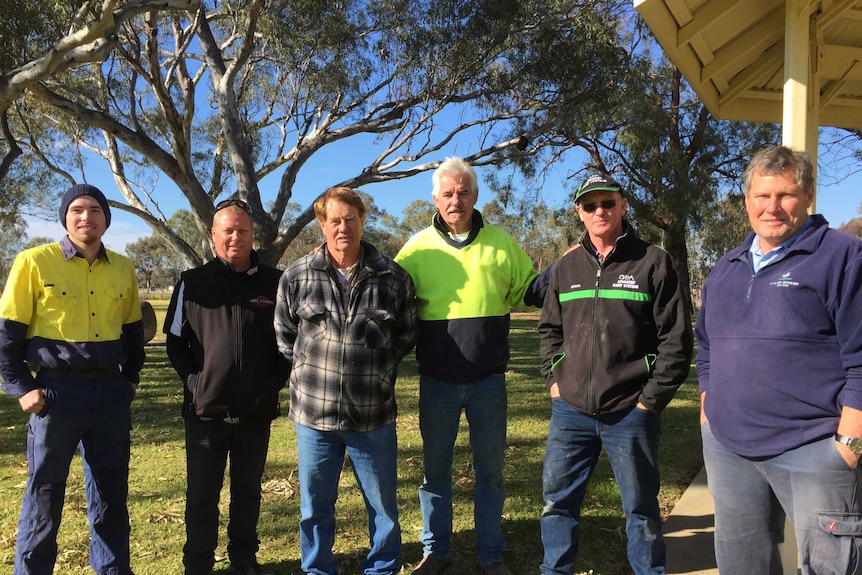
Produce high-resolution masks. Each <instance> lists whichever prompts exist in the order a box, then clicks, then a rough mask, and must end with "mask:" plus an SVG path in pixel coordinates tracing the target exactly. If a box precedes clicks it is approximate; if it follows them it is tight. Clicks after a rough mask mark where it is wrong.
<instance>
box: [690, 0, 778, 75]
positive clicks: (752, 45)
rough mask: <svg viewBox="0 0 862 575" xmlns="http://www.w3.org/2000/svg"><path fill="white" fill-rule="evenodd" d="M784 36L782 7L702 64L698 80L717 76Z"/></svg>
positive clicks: (774, 10)
mask: <svg viewBox="0 0 862 575" xmlns="http://www.w3.org/2000/svg"><path fill="white" fill-rule="evenodd" d="M783 36H784V10H783V7H781V6H779V7H778V8H775V9H773V10H772V11H771V12H770V13H769V14H767V15H766V17H765V18H763V19H762V20H760V21H759V22H757V23H756V24H755V25H753V26H751V27H750V28H748V29H747V30H745V32H743V33H742V34H740V35H739V36H737V37H736V38H734V39H733V40H732V41H731V42H728V43H727V45H726V46H725V47H723V48H721V49H720V50H718V51H716V53H715V58H714V59H713V60H712V61H711V62H709V63H707V64H704V66H703V69H702V70H701V74H700V80H701V82H706V81H707V80H709V79H711V78H713V77H714V76H716V75H717V74H719V73H720V72H721V71H722V70H724V69H725V68H727V67H729V66H731V65H732V64H733V63H734V62H736V61H738V60H739V59H740V58H743V57H745V56H746V55H748V54H750V53H751V52H752V51H755V50H756V51H757V53H760V52H762V51H763V50H764V49H765V48H764V47H765V46H772V45H774V44H775V42H777V41H778V40H780V39H781V38H782V37H783Z"/></svg>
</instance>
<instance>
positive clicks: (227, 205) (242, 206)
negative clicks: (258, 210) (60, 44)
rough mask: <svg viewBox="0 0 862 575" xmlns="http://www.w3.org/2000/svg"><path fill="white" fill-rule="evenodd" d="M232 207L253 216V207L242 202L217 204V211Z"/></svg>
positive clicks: (227, 201)
mask: <svg viewBox="0 0 862 575" xmlns="http://www.w3.org/2000/svg"><path fill="white" fill-rule="evenodd" d="M231 207H234V208H239V209H241V210H244V211H246V212H248V213H249V214H251V206H249V205H248V204H247V203H245V202H244V201H242V200H224V201H223V202H219V203H218V204H216V207H215V211H219V210H223V209H225V208H231Z"/></svg>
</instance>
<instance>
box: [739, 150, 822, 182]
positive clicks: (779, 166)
mask: <svg viewBox="0 0 862 575" xmlns="http://www.w3.org/2000/svg"><path fill="white" fill-rule="evenodd" d="M789 171H792V172H793V176H794V177H795V178H796V185H797V187H799V189H800V190H803V191H808V190H813V189H814V166H813V164H812V163H811V159H810V158H809V157H808V154H806V153H805V152H797V151H795V150H791V149H790V148H788V147H787V146H772V147H770V148H766V149H763V150H761V151H759V152H757V153H756V154H755V155H754V157H753V158H751V162H749V164H748V167H747V168H745V172H744V173H743V174H742V183H743V185H744V186H745V193H746V194H747V193H748V192H749V190H751V181H752V180H753V179H754V175H755V174H756V173H758V172H762V173H763V174H765V175H768V176H774V175H777V174H783V173H785V172H789Z"/></svg>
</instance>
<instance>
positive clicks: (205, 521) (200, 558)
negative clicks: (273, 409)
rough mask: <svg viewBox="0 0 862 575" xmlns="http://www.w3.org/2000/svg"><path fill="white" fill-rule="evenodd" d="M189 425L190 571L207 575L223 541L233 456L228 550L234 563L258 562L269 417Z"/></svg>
mask: <svg viewBox="0 0 862 575" xmlns="http://www.w3.org/2000/svg"><path fill="white" fill-rule="evenodd" d="M185 424H186V468H187V470H188V485H187V489H186V544H185V546H184V547H183V565H184V566H185V572H186V574H188V575H206V574H209V573H210V572H211V571H212V568H213V564H214V563H215V549H216V546H217V545H218V522H219V507H218V503H219V495H220V493H221V488H222V483H223V482H224V472H225V467H226V466H227V459H228V455H230V507H229V518H228V525H227V537H228V545H227V552H228V556H229V557H230V561H231V564H232V565H234V566H242V565H248V564H251V563H255V562H256V555H257V550H258V547H259V546H260V541H259V540H258V538H257V521H258V518H259V517H260V481H261V478H262V477H263V469H264V465H265V464H266V453H267V450H268V448H269V434H270V424H271V422H270V421H269V420H266V421H254V422H251V423H248V422H244V423H238V424H233V423H226V422H224V421H200V420H198V419H192V418H188V419H186V420H185Z"/></svg>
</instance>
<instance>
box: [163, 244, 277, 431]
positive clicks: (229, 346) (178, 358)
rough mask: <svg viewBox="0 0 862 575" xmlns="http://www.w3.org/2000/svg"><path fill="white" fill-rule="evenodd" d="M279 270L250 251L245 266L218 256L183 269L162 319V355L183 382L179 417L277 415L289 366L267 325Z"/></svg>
mask: <svg viewBox="0 0 862 575" xmlns="http://www.w3.org/2000/svg"><path fill="white" fill-rule="evenodd" d="M280 278H281V271H280V270H278V269H276V268H274V267H271V266H268V265H264V264H261V263H260V261H259V258H258V256H257V253H255V252H252V266H251V268H250V269H248V270H247V271H245V272H239V273H238V272H235V271H233V269H232V268H231V267H230V265H229V264H227V263H226V262H224V261H223V260H221V259H219V258H216V259H214V260H212V261H210V262H209V263H207V264H204V265H203V266H200V267H198V268H194V269H191V270H188V271H185V272H183V274H182V275H181V277H180V281H179V283H178V284H177V287H176V289H174V293H173V297H172V298H171V304H170V307H169V308H168V314H167V317H166V319H165V326H164V331H165V333H166V334H167V351H168V357H169V358H170V361H171V365H173V366H174V369H175V370H176V371H177V373H178V374H179V376H180V378H181V379H182V380H183V383H184V384H185V386H184V400H183V410H182V413H183V417H198V418H201V419H220V420H225V421H228V422H231V423H239V422H241V421H243V420H246V419H248V418H250V419H257V420H260V419H264V420H272V419H274V418H275V417H277V416H278V414H279V406H278V392H279V390H280V389H281V388H282V387H284V384H285V382H286V381H287V377H288V375H289V373H290V364H289V363H288V362H287V361H286V360H285V359H284V358H283V357H282V355H281V354H280V353H279V352H278V347H277V346H276V341H275V329H274V328H273V318H274V315H275V295H276V291H277V290H278V282H279V279H280ZM178 302H181V304H178ZM179 305H181V309H177V308H178V307H179ZM177 313H180V314H181V315H180V316H179V317H177ZM175 320H176V321H175ZM178 325H179V326H180V329H179V333H176V332H177V331H178V330H177V326H178ZM172 326H173V329H172Z"/></svg>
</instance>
